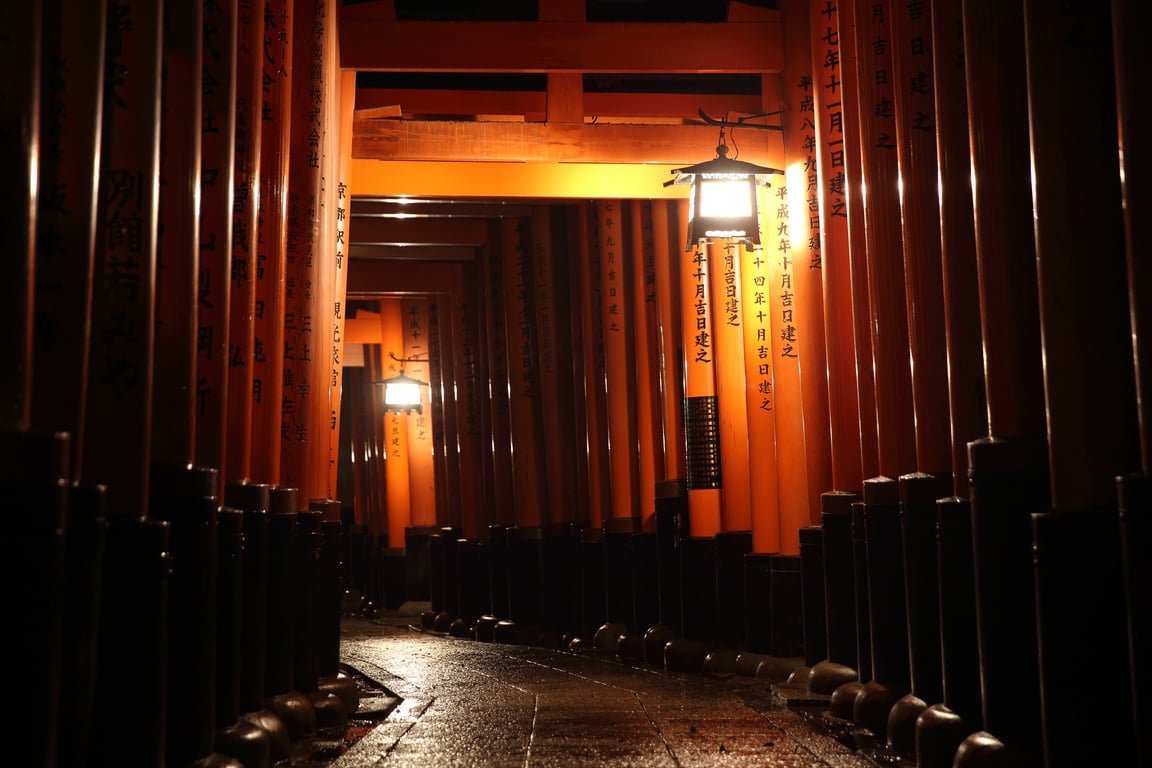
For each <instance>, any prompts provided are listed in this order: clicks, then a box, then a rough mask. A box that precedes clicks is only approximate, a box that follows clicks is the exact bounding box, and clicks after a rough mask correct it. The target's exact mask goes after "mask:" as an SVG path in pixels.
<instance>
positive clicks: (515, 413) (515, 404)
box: [500, 218, 545, 528]
mask: <svg viewBox="0 0 1152 768" xmlns="http://www.w3.org/2000/svg"><path fill="white" fill-rule="evenodd" d="M526 226H527V223H526V222H525V221H524V220H522V219H516V218H506V219H502V220H501V222H500V228H501V249H502V250H503V253H502V254H501V257H502V260H503V265H504V289H505V291H506V293H505V307H506V311H505V323H506V324H507V329H508V331H507V333H508V393H509V406H510V411H509V414H510V423H511V425H512V478H513V492H514V494H515V505H514V508H515V520H516V525H518V526H520V527H525V528H526V527H532V526H539V525H543V524H544V522H545V518H544V509H543V492H542V490H541V488H540V483H541V482H543V472H544V468H543V467H542V466H541V465H540V459H541V457H540V455H539V446H540V445H542V436H541V434H540V430H541V426H540V413H539V411H538V410H537V408H536V403H537V402H539V398H540V390H539V380H538V378H537V356H536V331H535V325H534V323H533V308H532V302H531V296H532V281H531V276H532V271H531V270H532V267H531V253H530V246H529V244H528V242H526V233H525V232H524V229H525V227H526Z"/></svg>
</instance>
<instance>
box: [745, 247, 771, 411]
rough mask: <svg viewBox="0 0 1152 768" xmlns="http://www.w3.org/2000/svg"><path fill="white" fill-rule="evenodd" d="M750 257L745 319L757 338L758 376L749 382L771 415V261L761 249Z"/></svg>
mask: <svg viewBox="0 0 1152 768" xmlns="http://www.w3.org/2000/svg"><path fill="white" fill-rule="evenodd" d="M748 258H749V259H751V261H750V263H749V265H748V267H749V268H748V273H749V274H750V276H751V278H752V280H751V283H752V284H751V286H750V290H745V295H746V296H747V298H746V299H745V301H746V302H751V304H752V306H751V307H748V308H747V310H748V311H747V314H746V316H745V319H746V320H747V321H748V322H750V324H751V326H752V331H753V332H754V333H755V335H756V347H755V353H754V354H755V357H756V375H755V377H754V378H752V380H751V381H749V386H753V387H755V388H756V394H757V397H758V404H757V407H758V408H759V409H760V410H762V411H765V412H768V411H771V410H772V399H773V394H772V340H771V339H769V338H768V334H769V332H770V330H771V328H772V313H771V308H770V307H769V303H768V262H767V260H766V259H765V258H764V251H763V249H762V248H760V247H759V246H757V247H756V248H755V249H754V250H752V251H751V252H750V253H749V254H748Z"/></svg>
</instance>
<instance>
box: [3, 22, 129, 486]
mask: <svg viewBox="0 0 1152 768" xmlns="http://www.w3.org/2000/svg"><path fill="white" fill-rule="evenodd" d="M62 4H63V0H53V2H48V3H45V4H44V14H43V30H42V31H43V42H42V47H43V57H42V60H43V62H44V63H43V67H44V68H43V72H42V91H41V99H40V138H41V143H40V152H39V164H40V178H39V181H38V185H39V188H40V190H42V192H41V193H40V195H39V200H38V202H39V205H38V208H37V213H36V227H37V236H36V275H35V277H36V293H35V300H34V323H35V328H34V332H33V339H34V342H35V343H34V347H33V349H32V355H33V356H32V366H31V368H33V369H35V370H36V371H37V372H38V375H37V376H36V397H35V399H33V400H31V402H30V405H31V413H30V420H31V422H30V423H31V427H32V429H33V430H35V431H38V432H44V433H49V432H67V433H68V434H69V435H71V439H70V440H69V441H68V450H69V451H70V453H71V456H70V461H69V469H68V474H69V479H71V480H76V479H77V478H79V477H80V474H81V458H82V456H83V445H84V420H85V414H84V410H85V407H86V405H87V395H86V392H87V386H88V352H89V349H88V347H89V329H90V317H89V315H90V309H91V306H92V280H93V258H94V253H95V238H96V211H97V203H98V201H99V191H100V142H101V123H102V120H101V109H102V107H103V99H104V78H103V74H104V38H105V19H106V8H105V3H104V2H94V3H90V4H87V5H84V6H82V7H80V8H69V9H68V13H67V14H66V13H65V12H64V8H63V5H62ZM13 114H14V112H13ZM4 146H5V148H15V147H16V146H18V144H17V143H16V140H15V139H12V140H11V141H8V140H6V141H5V142H4ZM13 188H14V187H13ZM43 190H51V193H48V192H45V191H43ZM9 210H11V211H14V210H16V209H15V208H9ZM5 229H6V231H10V232H14V231H16V230H15V226H13V227H12V228H7V227H6V228H5ZM16 263H19V259H17V258H15V257H13V258H11V259H9V260H8V261H7V262H6V265H7V266H12V265H13V264H16ZM5 284H6V285H10V286H13V287H15V286H18V285H20V284H19V283H18V282H14V281H10V280H9V281H6V282H5ZM13 306H15V305H14V304H11V303H9V309H11V308H12V307H13ZM8 338H9V339H11V340H19V339H20V335H19V334H17V333H13V334H11V335H10V336H9V337H8ZM6 359H9V360H12V359H19V357H18V353H17V352H16V351H12V352H11V353H9V354H8V355H7V356H6ZM7 402H10V403H13V404H16V403H19V398H18V397H14V398H9V399H8V401H7Z"/></svg>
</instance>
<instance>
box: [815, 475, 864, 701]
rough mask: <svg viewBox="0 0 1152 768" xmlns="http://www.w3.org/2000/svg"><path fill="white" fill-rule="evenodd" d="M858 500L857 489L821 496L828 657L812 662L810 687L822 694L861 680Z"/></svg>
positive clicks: (821, 539)
mask: <svg viewBox="0 0 1152 768" xmlns="http://www.w3.org/2000/svg"><path fill="white" fill-rule="evenodd" d="M859 500H860V494H858V493H856V492H854V491H829V492H828V493H824V494H822V495H821V496H820V528H821V530H822V534H821V537H820V542H821V546H822V548H823V557H822V561H823V563H824V622H825V628H826V636H825V639H826V648H827V658H825V659H823V660H821V661H818V662H817V663H816V664H814V665H812V667H811V670H810V672H809V676H808V689H809V690H810V691H811V692H812V693H818V694H820V695H823V696H830V695H831V694H832V692H833V691H835V690H836V688H837V687H839V686H840V685H843V684H845V683H849V682H855V681H856V680H857V679H858V672H857V664H858V661H857V656H856V573H855V567H854V563H853V555H852V504H853V503H856V502H858V501H859Z"/></svg>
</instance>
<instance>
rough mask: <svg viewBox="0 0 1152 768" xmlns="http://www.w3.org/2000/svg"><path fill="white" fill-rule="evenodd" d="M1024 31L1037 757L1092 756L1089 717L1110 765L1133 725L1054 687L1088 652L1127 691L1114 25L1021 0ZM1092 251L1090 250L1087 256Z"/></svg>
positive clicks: (1124, 328) (1137, 458) (1126, 427)
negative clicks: (1036, 498)
mask: <svg viewBox="0 0 1152 768" xmlns="http://www.w3.org/2000/svg"><path fill="white" fill-rule="evenodd" d="M1024 28H1025V33H1026V38H1027V45H1026V54H1027V73H1028V111H1029V129H1030V130H1029V135H1030V138H1031V158H1032V166H1031V169H1032V200H1033V215H1034V222H1035V232H1036V259H1037V277H1038V280H1039V295H1040V320H1041V326H1042V332H1041V340H1042V345H1043V355H1044V391H1045V404H1046V406H1047V408H1046V410H1047V426H1048V455H1049V463H1050V466H1051V481H1050V482H1051V489H1052V512H1050V513H1040V514H1035V515H1033V520H1032V527H1033V555H1034V563H1035V578H1036V617H1037V629H1038V650H1039V654H1038V655H1039V662H1040V694H1041V708H1040V711H1041V715H1042V723H1043V745H1044V762H1045V765H1046V766H1048V768H1058V766H1073V765H1082V764H1084V763H1085V762H1088V761H1091V760H1092V759H1093V758H1092V757H1090V756H1089V754H1088V753H1089V747H1088V745H1086V744H1085V743H1084V742H1083V739H1080V738H1077V737H1076V736H1075V735H1074V733H1073V731H1072V729H1074V728H1081V727H1087V728H1089V729H1090V730H1093V731H1099V729H1105V730H1106V732H1107V733H1108V734H1109V742H1110V743H1111V744H1112V745H1113V746H1112V749H1113V750H1114V752H1113V753H1114V754H1115V755H1116V759H1117V761H1118V762H1120V763H1129V764H1137V742H1136V732H1135V725H1136V724H1135V723H1134V722H1132V721H1131V720H1130V719H1129V718H1128V717H1122V718H1120V719H1116V718H1115V717H1113V716H1110V715H1109V713H1107V712H1104V711H1102V710H1101V708H1091V709H1089V710H1088V711H1086V712H1085V711H1077V710H1079V709H1080V708H1078V707H1073V706H1072V704H1071V702H1069V701H1068V700H1067V699H1066V698H1065V697H1061V696H1059V695H1058V694H1057V692H1056V691H1057V689H1059V688H1060V687H1061V686H1065V685H1067V684H1069V683H1070V682H1071V681H1072V680H1075V679H1076V674H1077V670H1079V669H1083V668H1084V664H1085V663H1093V664H1094V665H1095V668H1096V669H1098V670H1099V671H1100V673H1101V683H1100V685H1101V689H1102V692H1105V695H1107V696H1108V697H1109V698H1110V699H1112V700H1116V701H1121V702H1127V701H1128V700H1130V698H1131V696H1132V695H1133V690H1134V688H1133V682H1134V679H1133V677H1132V675H1131V666H1130V664H1129V659H1128V658H1126V654H1127V653H1128V652H1129V638H1128V631H1127V629H1128V627H1127V615H1126V609H1125V596H1124V588H1125V587H1124V576H1123V568H1122V565H1121V563H1119V562H1117V558H1116V551H1117V548H1118V546H1119V543H1120V538H1119V532H1118V530H1117V527H1116V507H1115V504H1116V478H1117V477H1123V476H1125V475H1129V474H1131V473H1133V472H1137V471H1139V469H1140V466H1141V455H1140V434H1139V429H1140V425H1139V417H1138V411H1137V405H1136V403H1137V398H1136V390H1135V386H1134V384H1135V372H1134V369H1133V357H1132V353H1133V349H1132V338H1133V333H1132V326H1131V322H1130V308H1129V306H1128V304H1127V302H1126V301H1125V300H1124V299H1126V298H1127V296H1128V291H1129V286H1128V268H1127V263H1126V259H1125V256H1124V247H1125V243H1124V220H1123V211H1122V208H1121V206H1120V205H1119V203H1120V201H1121V200H1122V190H1121V185H1120V179H1121V170H1122V169H1121V167H1120V165H1119V155H1118V152H1117V146H1116V144H1115V142H1116V136H1117V129H1118V126H1117V122H1116V113H1115V111H1114V109H1113V103H1114V102H1115V97H1114V95H1113V89H1114V84H1115V60H1114V54H1113V41H1112V34H1113V26H1112V23H1111V19H1110V18H1109V14H1108V13H1105V12H1102V9H1101V8H1087V7H1085V8H1077V7H1070V8H1063V9H1061V11H1060V12H1054V11H1053V9H1052V8H1050V7H1047V6H1045V5H1044V4H1042V3H1037V2H1032V1H1031V0H1029V1H1028V2H1025V3H1024ZM1041 72H1043V73H1044V76H1043V78H1042V77H1041V76H1040V73H1041ZM1048 77H1057V78H1058V79H1059V80H1060V81H1061V82H1062V83H1066V84H1067V86H1068V88H1069V89H1070V91H1069V92H1081V93H1087V92H1093V91H1095V92H1097V93H1101V94H1102V95H1103V94H1108V98H1107V104H1108V106H1107V108H1105V109H1103V110H1101V113H1100V114H1098V115H1095V116H1094V117H1093V119H1089V120H1085V119H1083V114H1082V110H1080V109H1079V108H1078V106H1077V105H1074V104H1071V103H1069V100H1068V99H1067V97H1066V95H1065V93H1062V92H1056V91H1052V90H1048V89H1045V88H1044V87H1043V83H1044V82H1047V78H1048ZM1072 157H1075V158H1076V160H1075V166H1074V169H1073V172H1072V173H1069V170H1070V169H1069V159H1070V158H1072ZM1088 253H1092V254H1095V257H1094V258H1092V260H1091V263H1090V265H1088V264H1085V260H1084V256H1085V254H1088ZM1072 559H1075V562H1077V564H1078V566H1079V567H1078V568H1077V569H1076V572H1075V573H1072V572H1071V569H1069V568H1068V563H1069V561H1070V560H1072ZM1084 626H1091V627H1092V628H1093V642H1092V643H1091V647H1089V645H1088V644H1086V643H1084V642H1082V639H1081V638H1078V637H1076V633H1077V632H1078V631H1079V629H1080V628H1081V627H1084ZM1089 655H1091V656H1092V657H1094V659H1095V661H1094V662H1090V661H1088V657H1089ZM1125 709H1127V708H1125Z"/></svg>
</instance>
